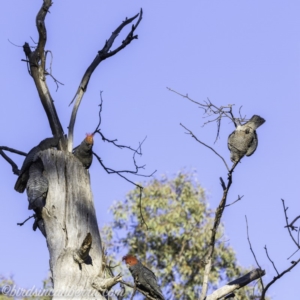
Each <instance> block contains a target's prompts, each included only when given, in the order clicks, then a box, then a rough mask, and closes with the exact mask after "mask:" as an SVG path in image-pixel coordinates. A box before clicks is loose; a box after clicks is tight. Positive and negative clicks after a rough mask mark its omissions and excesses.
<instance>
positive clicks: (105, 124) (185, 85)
mask: <svg viewBox="0 0 300 300" xmlns="http://www.w3.org/2000/svg"><path fill="white" fill-rule="evenodd" d="M40 6H41V1H35V2H30V4H29V3H28V2H26V1H21V0H10V1H5V2H3V3H2V9H1V11H0V14H1V15H0V43H1V53H2V55H1V57H0V60H1V66H2V69H1V83H2V84H1V87H2V97H1V99H2V100H1V101H0V128H1V131H0V132H1V134H0V144H1V145H5V146H9V147H12V148H16V149H19V150H22V151H25V152H26V151H29V150H30V149H31V148H32V147H33V146H35V145H37V144H38V143H39V142H40V141H41V140H42V139H44V138H45V137H49V136H51V131H50V129H49V126H48V121H47V119H46V116H45V113H44V111H43V109H42V106H41V104H40V102H39V98H38V95H37V92H36V89H35V86H34V83H33V80H32V78H31V77H30V76H29V75H28V72H27V67H26V65H25V63H24V62H21V59H24V54H23V50H22V48H21V47H16V46H13V45H12V44H11V43H9V41H8V39H9V40H10V41H11V42H12V43H14V44H16V45H20V46H22V45H23V44H24V42H26V41H27V42H31V38H32V39H33V40H34V41H36V40H37V31H36V28H35V16H36V13H37V11H38V9H39V8H40ZM141 7H142V8H143V10H144V17H143V20H142V22H141V24H140V26H139V28H138V29H137V33H138V35H139V39H138V40H135V41H133V42H132V43H131V44H130V45H129V46H128V47H127V48H126V49H125V50H123V51H121V52H120V53H118V54H117V55H116V56H114V57H112V58H110V59H107V60H106V61H104V62H103V63H101V64H100V66H99V67H98V68H97V69H96V71H95V72H94V74H93V76H92V79H91V81H90V83H89V86H88V90H87V93H86V95H85V96H84V99H83V102H82V105H81V107H80V110H79V114H78V118H77V123H76V126H75V145H77V144H79V143H80V142H81V140H82V139H83V138H84V136H85V133H87V132H91V131H93V130H94V128H95V126H96V125H97V122H98V104H99V101H100V98H99V92H100V90H101V91H103V98H104V106H103V114H102V130H103V132H104V134H106V136H107V137H108V138H111V139H113V138H118V140H119V142H120V143H124V144H128V145H130V146H132V147H136V146H138V142H140V141H142V140H143V139H144V137H145V136H147V140H146V142H145V143H144V145H143V156H142V157H141V158H140V159H138V163H140V164H146V169H145V170H144V173H146V174H149V173H151V172H152V171H154V170H157V173H156V176H158V177H159V176H160V175H161V174H167V175H169V176H172V175H173V174H176V173H177V172H178V171H179V170H182V169H183V168H185V169H186V170H194V169H195V170H197V174H198V178H199V181H200V182H201V184H202V185H203V187H204V188H205V189H206V191H207V195H208V198H209V201H210V206H211V207H212V208H215V207H216V206H217V205H218V203H219V201H220V198H221V195H222V189H221V187H220V183H219V177H220V176H222V177H223V178H224V179H225V178H226V169H225V167H224V165H223V164H222V161H221V160H220V159H219V158H218V157H217V156H215V155H214V154H213V153H212V152H211V151H209V150H208V149H206V148H204V147H203V146H201V145H200V144H198V143H196V141H195V140H193V139H192V138H191V137H190V136H188V135H186V134H185V131H184V130H183V128H182V127H180V126H179V123H180V122H181V123H183V124H184V125H185V126H186V127H188V128H189V129H191V130H192V131H193V132H194V133H195V134H196V135H197V137H198V138H199V139H201V140H202V141H204V142H206V143H209V144H211V145H213V142H214V139H215V134H216V126H215V125H214V124H211V125H207V126H205V127H202V125H203V123H204V122H205V119H203V114H202V111H201V110H199V109H198V108H197V106H196V105H195V104H193V103H191V102H188V101H187V100H185V99H183V98H181V97H179V96H177V95H175V94H174V93H171V92H170V91H168V90H167V89H166V87H170V88H173V89H175V90H177V91H179V92H181V93H184V94H185V93H188V94H189V96H190V97H191V98H193V99H195V100H197V101H204V100H205V99H207V97H209V99H210V100H211V101H212V102H213V103H215V104H216V105H227V104H235V106H234V107H235V109H236V112H237V111H238V109H239V107H240V106H242V113H243V114H244V115H246V116H247V117H249V118H250V117H251V116H252V115H253V114H258V115H260V116H262V117H263V118H265V119H266V123H265V124H264V125H263V126H261V127H260V128H259V129H258V138H259V145H258V149H257V151H256V152H255V154H254V155H253V156H251V157H249V158H248V157H246V158H244V159H243V160H242V163H241V164H240V165H239V166H238V168H237V169H236V170H235V172H234V177H233V186H232V188H231V191H230V194H229V198H228V201H229V202H232V201H234V200H235V199H236V198H237V196H238V195H244V198H243V200H242V201H240V202H238V203H237V204H235V205H234V206H231V207H229V208H228V209H226V210H225V213H224V217H223V222H224V223H225V228H226V234H227V236H228V238H229V241H230V245H231V246H232V247H233V248H234V249H235V250H236V252H237V257H238V261H239V263H240V264H241V265H243V266H245V267H249V266H251V265H255V262H254V259H253V256H252V254H251V252H250V250H249V246H248V242H247V236H246V225H245V215H247V218H248V223H249V230H250V237H251V241H252V246H253V248H254V249H255V252H256V255H257V258H258V260H259V262H260V264H261V266H262V268H264V269H265V270H266V272H267V275H266V276H265V280H266V282H268V281H270V280H271V279H272V278H273V277H274V276H275V272H274V270H273V268H272V265H271V263H270V262H269V261H268V260H267V258H266V255H265V251H264V246H265V245H267V247H268V251H269V254H270V256H271V258H272V259H273V260H274V261H275V263H276V266H277V268H278V270H279V271H282V270H284V269H285V268H286V267H288V266H289V265H290V262H289V261H288V260H287V258H288V257H289V256H290V255H291V254H292V253H293V252H294V251H295V247H294V245H293V243H292V241H291V239H290V238H289V236H288V233H287V232H286V230H285V229H284V222H285V219H284V214H283V210H282V203H281V200H280V199H281V198H283V199H285V200H286V204H287V206H289V210H288V212H289V214H290V219H291V220H292V219H293V218H294V217H296V216H297V215H298V214H299V212H300V205H299V197H300V192H299V188H298V187H299V173H298V170H299V168H300V159H299V155H298V151H297V149H298V148H299V134H298V121H297V119H298V114H299V111H300V101H299V96H300V89H299V86H300V85H299V83H300V38H299V37H300V19H299V11H300V3H299V2H298V1H294V0H290V1H285V2H283V1H270V0H264V1H257V0H254V1H233V0H228V1H137V0H122V1H115V0H110V1H100V0H98V1H97V0H90V1H89V2H88V4H85V5H83V4H82V2H80V1H69V0H65V1H55V2H54V5H53V6H52V8H51V14H49V15H48V16H47V19H46V26H47V29H48V42H47V45H46V49H48V50H51V51H52V53H53V56H54V59H53V63H52V69H53V74H54V76H55V77H56V78H57V79H58V80H60V81H61V82H63V83H64V86H62V87H60V88H59V90H58V91H57V92H55V88H56V87H55V85H54V83H53V81H52V80H51V79H50V78H48V79H47V82H48V85H49V87H50V89H51V91H52V96H53V98H54V100H55V105H56V108H57V111H58V114H59V117H60V120H61V122H62V125H63V127H64V129H65V132H67V126H68V123H69V118H70V113H71V108H70V107H69V106H68V104H69V103H70V101H71V99H72V98H73V96H74V94H75V92H76V89H77V86H78V84H79V82H80V80H81V77H82V75H83V73H84V71H85V70H86V68H87V66H88V65H89V64H90V63H91V61H92V60H93V59H94V57H95V55H96V53H97V51H98V50H100V49H101V48H102V47H103V45H104V42H105V40H106V39H107V38H109V37H110V34H111V32H112V31H113V30H114V29H115V28H116V27H117V26H118V25H119V24H120V22H121V21H122V20H124V19H125V17H131V16H133V15H135V14H136V13H138V12H139V9H140V8H141ZM124 32H127V31H126V30H125V31H124ZM122 38H124V34H123V35H120V37H119V38H118V39H117V40H116V44H115V46H117V45H119V43H120V42H121V41H122ZM31 43H32V42H31ZM113 48H114V47H113ZM233 129H234V127H233V125H232V123H230V122H229V121H228V122H227V121H226V120H225V121H224V122H223V124H222V128H221V136H220V139H219V140H218V142H217V143H216V144H215V145H214V147H215V149H216V150H217V151H218V152H219V153H221V155H223V156H224V157H225V158H226V159H227V161H228V163H229V161H230V160H229V151H228V149H227V137H228V135H229V134H230V133H231V132H232V131H233ZM94 150H95V151H96V152H97V153H98V154H99V155H100V156H101V158H102V159H103V160H104V162H105V163H106V164H107V165H108V166H111V167H114V168H118V169H124V168H130V167H131V153H126V152H125V151H124V150H122V151H121V150H116V149H114V148H113V147H112V146H111V145H108V144H107V143H103V142H102V141H101V139H100V138H99V137H96V140H95V146H94ZM12 157H13V158H14V159H15V161H16V162H17V163H18V165H19V166H20V165H21V163H22V161H23V158H22V157H17V156H12ZM0 174H1V175H0V176H1V180H0V190H1V198H2V201H1V205H2V217H1V219H0V222H1V226H0V228H1V231H0V232H1V235H0V237H1V240H2V243H1V247H0V273H2V274H3V275H6V276H8V275H10V274H14V277H15V280H16V281H17V282H18V284H19V285H20V286H21V287H31V286H33V285H36V286H39V285H40V283H41V280H42V279H43V278H45V277H46V276H47V270H48V268H49V263H48V251H47V247H46V243H45V239H44V238H43V236H42V235H41V234H40V233H39V232H33V231H32V229H31V224H32V222H31V221H29V222H28V223H27V224H26V225H24V226H23V227H21V228H20V227H18V226H16V223H18V222H21V221H23V220H24V219H26V218H27V217H28V216H29V215H30V212H29V211H28V210H27V205H28V204H27V199H26V195H25V194H19V193H17V192H15V191H14V189H13V186H14V183H15V181H16V176H15V175H13V174H12V172H11V167H10V166H9V165H8V164H7V163H6V162H5V161H4V160H3V159H2V158H1V159H0ZM90 174H91V181H92V190H93V195H94V201H95V206H96V211H97V215H98V222H99V226H103V225H104V224H105V223H107V222H109V221H110V220H111V215H110V214H109V213H108V208H109V206H110V205H111V204H112V203H113V201H114V200H120V199H122V198H124V195H125V194H126V193H127V192H128V191H129V190H130V189H132V188H133V187H132V185H130V184H129V183H128V182H126V181H124V180H122V179H121V178H118V177H117V176H115V175H107V174H106V173H105V171H104V170H103V169H102V168H101V167H100V165H98V163H97V161H96V160H95V161H94V163H93V165H92V166H91V169H90ZM133 180H139V178H133ZM298 257H299V254H296V255H295V256H294V258H295V259H296V258H298ZM299 275H300V274H299V267H298V268H296V269H294V270H293V272H291V273H288V274H287V275H285V276H284V277H283V278H282V279H281V280H280V281H279V282H278V283H276V284H275V285H274V287H272V288H271V289H270V290H269V295H270V296H272V297H273V299H291V300H293V299H295V300H296V299H298V297H299V291H298V290H297V288H296V287H297V284H298V281H299Z"/></svg>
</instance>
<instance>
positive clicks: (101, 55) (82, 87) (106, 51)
mask: <svg viewBox="0 0 300 300" xmlns="http://www.w3.org/2000/svg"><path fill="white" fill-rule="evenodd" d="M142 16H143V10H142V9H141V10H140V13H138V14H136V15H135V16H134V17H132V18H129V19H126V20H125V21H123V22H122V24H121V25H120V26H118V28H117V29H116V30H115V31H114V32H113V33H112V35H111V37H110V38H109V39H108V40H107V41H106V42H105V45H104V47H103V48H102V49H101V50H100V51H98V53H97V55H96V57H95V59H94V60H93V62H92V63H91V64H90V65H89V67H88V68H87V70H86V71H85V73H84V75H83V77H82V79H81V82H80V84H79V87H78V89H77V92H76V94H75V96H74V98H73V100H72V101H71V103H70V105H71V104H72V103H73V101H74V100H75V99H76V101H75V104H74V107H73V110H72V115H71V119H70V123H69V127H68V128H69V133H68V150H69V152H72V148H73V132H74V126H75V121H76V115H77V111H78V108H79V105H80V103H81V100H82V98H83V95H84V93H85V92H86V90H87V86H88V83H89V81H90V78H91V76H92V74H93V72H94V71H95V69H96V68H97V66H98V65H99V64H100V63H101V62H102V61H103V60H105V59H107V58H109V57H111V56H113V55H115V54H116V53H118V52H119V51H121V50H122V49H124V48H125V47H126V46H127V45H129V44H130V43H131V42H132V41H133V40H134V39H137V38H138V36H137V35H134V32H135V30H136V28H137V27H138V25H139V24H140V22H141V20H142ZM137 17H139V18H138V20H137V22H136V24H135V25H132V27H131V30H130V32H129V33H128V35H127V37H126V38H125V40H123V41H122V44H121V45H120V46H119V47H117V48H116V49H115V50H113V51H110V49H111V47H112V45H113V43H114V41H115V39H116V37H117V36H118V35H119V33H120V32H121V31H122V29H123V28H124V27H125V26H126V25H128V24H130V23H131V22H133V21H134V20H135V19H136V18H137Z"/></svg>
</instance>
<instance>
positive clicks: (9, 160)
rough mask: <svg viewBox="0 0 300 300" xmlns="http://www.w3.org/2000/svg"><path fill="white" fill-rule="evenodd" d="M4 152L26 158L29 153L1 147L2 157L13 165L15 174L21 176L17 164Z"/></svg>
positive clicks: (0, 153)
mask: <svg viewBox="0 0 300 300" xmlns="http://www.w3.org/2000/svg"><path fill="white" fill-rule="evenodd" d="M3 150H6V151H9V152H12V153H16V154H19V155H23V156H26V155H27V153H25V152H22V151H19V150H16V149H13V148H9V147H6V146H0V155H1V156H2V157H3V158H4V159H5V160H6V161H7V162H8V163H9V164H10V165H11V167H12V171H13V173H14V174H15V175H17V176H19V173H20V170H19V168H18V166H17V164H16V163H15V162H14V161H13V160H12V159H11V158H10V157H8V155H6V154H5V153H4V151H3Z"/></svg>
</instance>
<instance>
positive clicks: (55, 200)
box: [39, 149, 104, 299]
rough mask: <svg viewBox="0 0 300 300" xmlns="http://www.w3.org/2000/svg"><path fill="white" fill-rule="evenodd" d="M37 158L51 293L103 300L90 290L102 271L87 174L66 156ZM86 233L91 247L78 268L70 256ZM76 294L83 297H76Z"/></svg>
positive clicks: (54, 152) (61, 153)
mask: <svg viewBox="0 0 300 300" xmlns="http://www.w3.org/2000/svg"><path fill="white" fill-rule="evenodd" d="M39 156H40V158H41V159H42V162H43V165H44V169H45V173H44V176H45V177H47V179H48V181H49V190H48V195H47V200H46V206H45V208H44V209H43V212H42V216H43V219H44V223H45V230H46V235H47V246H48V249H49V253H50V269H51V272H52V276H53V278H52V279H53V285H54V293H58V294H59V293H63V292H64V291H66V292H67V293H69V295H70V298H69V297H68V298H69V299H73V298H76V299H86V298H87V295H89V298H98V299H104V298H103V297H102V296H101V295H100V293H99V292H97V291H96V290H95V289H94V288H93V287H92V282H93V280H94V279H95V278H96V277H97V276H98V275H99V274H100V273H101V270H102V247H101V239H100V233H99V229H98V224H97V219H96V213H95V208H94V203H93V195H92V192H91V188H90V177H89V172H88V171H87V170H86V169H84V167H83V166H82V164H81V163H80V161H78V160H77V159H76V158H75V157H74V155H72V154H71V153H69V152H64V151H57V150H55V149H48V150H45V151H42V152H40V153H39ZM88 233H90V234H91V237H92V247H91V249H90V251H89V257H88V259H86V260H85V263H83V264H79V263H78V262H76V261H75V260H74V253H76V251H78V250H79V249H80V247H81V245H82V243H83V241H84V239H85V237H86V236H87V235H88ZM100 277H101V274H100ZM72 291H73V292H74V294H72ZM80 291H82V292H84V293H86V294H84V295H80ZM75 292H78V296H76V294H75ZM53 299H56V297H54V298H53Z"/></svg>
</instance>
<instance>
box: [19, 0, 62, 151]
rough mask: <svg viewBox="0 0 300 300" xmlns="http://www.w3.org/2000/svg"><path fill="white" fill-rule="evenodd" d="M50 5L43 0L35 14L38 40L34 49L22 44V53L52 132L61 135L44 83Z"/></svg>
mask: <svg viewBox="0 0 300 300" xmlns="http://www.w3.org/2000/svg"><path fill="white" fill-rule="evenodd" d="M51 5H52V1H51V0H43V5H42V7H41V8H40V10H39V12H38V14H37V16H36V27H37V30H38V33H39V40H38V44H37V47H36V48H35V50H33V51H32V50H31V48H30V46H29V44H28V43H25V44H24V46H23V50H24V53H25V55H26V61H27V62H28V66H29V71H30V72H29V73H30V75H31V76H32V78H33V80H34V83H35V86H36V88H37V91H38V94H39V97H40V100H41V102H42V105H43V107H44V110H45V112H46V114H47V117H48V121H49V124H50V128H51V130H52V134H53V135H54V136H55V137H61V138H62V137H63V136H64V132H63V128H62V126H61V123H60V121H59V118H58V115H57V112H56V109H55V106H54V101H53V99H52V97H51V94H50V91H49V88H48V86H47V83H46V78H45V75H46V74H47V71H46V69H45V65H46V56H45V45H46V42H47V31H46V25H45V18H46V15H47V13H48V12H49V8H50V7H51ZM60 147H61V148H63V139H61V142H60Z"/></svg>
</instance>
